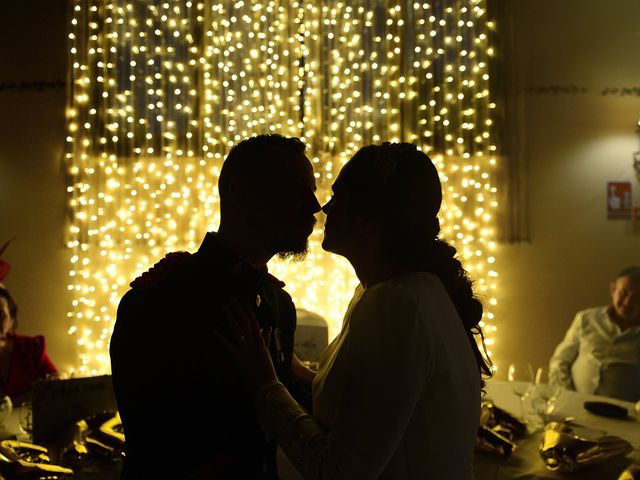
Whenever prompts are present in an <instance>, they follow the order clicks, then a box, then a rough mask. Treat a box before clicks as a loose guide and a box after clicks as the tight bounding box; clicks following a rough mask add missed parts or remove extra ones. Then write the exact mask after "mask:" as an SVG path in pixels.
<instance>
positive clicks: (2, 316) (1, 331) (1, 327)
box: [0, 297, 13, 338]
mask: <svg viewBox="0 0 640 480" xmlns="http://www.w3.org/2000/svg"><path fill="white" fill-rule="evenodd" d="M12 328H13V317H11V313H10V312H9V302H7V299H6V298H4V297H0V338H4V337H6V336H7V333H9V332H10V331H11V329H12Z"/></svg>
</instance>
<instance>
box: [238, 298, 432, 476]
mask: <svg viewBox="0 0 640 480" xmlns="http://www.w3.org/2000/svg"><path fill="white" fill-rule="evenodd" d="M423 320H424V319H422V318H420V313H419V310H418V306H417V302H416V300H415V299H414V298H411V297H410V296H407V295H406V294H405V292H402V291H395V290H390V291H384V292H382V294H379V295H376V296H371V298H367V296H366V295H365V296H364V297H363V298H362V300H361V302H360V304H359V305H358V306H357V307H356V309H354V312H353V316H352V318H351V322H350V333H349V338H348V341H347V342H346V344H345V345H344V347H343V350H341V351H340V353H339V354H338V355H340V356H342V359H341V367H340V368H339V371H337V372H336V373H335V375H341V376H343V378H342V379H341V382H343V384H344V385H345V388H344V389H342V391H340V392H338V393H337V395H339V398H335V399H333V402H334V405H336V409H335V412H334V416H333V418H332V423H331V425H328V426H327V428H329V429H330V431H327V430H326V429H325V428H324V427H323V426H321V425H320V424H319V423H318V422H317V421H316V420H315V419H314V418H313V417H311V416H310V415H308V414H307V413H306V412H305V411H304V410H303V409H302V408H301V407H300V406H299V405H298V404H297V403H296V402H295V400H293V398H292V397H291V396H290V395H289V392H288V391H287V390H286V388H285V387H284V386H283V385H282V384H281V383H280V382H278V381H277V380H275V379H272V380H271V381H269V382H267V383H263V384H262V386H261V387H260V388H259V389H257V390H256V395H255V403H256V410H257V413H258V418H259V419H260V423H261V424H262V425H263V427H264V428H265V430H266V431H267V432H268V433H269V434H270V435H272V436H274V437H275V438H276V440H277V441H278V443H280V444H281V446H282V448H283V449H284V451H285V452H286V454H287V456H288V457H289V459H290V460H291V462H292V463H293V464H294V465H295V466H296V467H297V468H298V470H300V472H301V473H302V474H303V476H304V478H305V479H314V480H325V479H331V480H342V479H344V480H346V479H350V480H351V479H358V480H367V479H376V478H378V477H379V476H380V475H381V474H382V472H383V471H384V469H385V468H386V466H387V465H388V463H389V461H390V459H391V458H392V456H393V454H394V453H395V451H396V449H397V448H398V445H399V443H400V441H401V439H402V436H403V435H404V432H405V429H406V426H407V424H408V423H409V421H410V418H411V416H412V415H413V411H414V408H415V405H416V403H417V402H418V399H419V396H420V394H421V392H422V391H423V389H424V384H425V380H426V379H427V378H428V373H429V352H428V347H427V343H428V335H426V332H425V331H424V323H425V322H424V321H423ZM242 337H243V340H242V341H243V342H244V341H246V336H245V335H242ZM238 338H240V337H238ZM333 368H334V369H336V368H337V367H336V364H334V367H333ZM331 374H334V370H332V372H331Z"/></svg>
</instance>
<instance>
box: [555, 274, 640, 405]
mask: <svg viewBox="0 0 640 480" xmlns="http://www.w3.org/2000/svg"><path fill="white" fill-rule="evenodd" d="M610 291H611V304H610V305H608V306H604V307H596V308H590V309H588V310H582V311H580V312H578V313H577V314H576V316H575V319H574V320H573V323H572V324H571V326H570V327H569V330H568V331H567V333H566V335H565V337H564V339H563V340H562V342H560V344H559V345H558V346H557V347H556V349H555V351H554V353H553V356H552V357H551V360H550V362H549V370H550V372H551V378H552V381H554V382H555V383H557V384H560V385H562V386H563V387H565V388H569V389H572V390H576V391H578V392H582V393H592V394H596V395H604V396H608V397H615V398H620V399H623V400H627V401H630V402H637V401H638V400H640V267H628V268H625V269H624V270H623V271H622V272H620V273H619V274H618V276H617V277H616V279H615V280H614V281H613V282H611V284H610Z"/></svg>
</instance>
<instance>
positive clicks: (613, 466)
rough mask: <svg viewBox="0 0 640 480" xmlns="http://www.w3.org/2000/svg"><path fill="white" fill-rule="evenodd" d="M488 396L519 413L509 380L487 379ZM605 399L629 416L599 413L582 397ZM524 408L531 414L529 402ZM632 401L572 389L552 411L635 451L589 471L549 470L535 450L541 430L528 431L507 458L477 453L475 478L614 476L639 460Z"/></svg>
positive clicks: (600, 479)
mask: <svg viewBox="0 0 640 480" xmlns="http://www.w3.org/2000/svg"><path fill="white" fill-rule="evenodd" d="M486 398H487V399H491V400H493V402H494V403H495V405H496V406H498V407H500V408H503V409H505V410H507V411H508V412H510V413H512V414H514V415H515V416H519V414H520V403H519V402H520V400H519V398H518V397H517V396H516V395H515V394H514V393H513V391H512V389H511V385H509V383H508V382H501V381H490V382H487V396H486ZM591 400H596V401H605V402H609V403H615V404H617V405H620V406H622V407H625V408H626V409H627V410H628V411H629V417H628V418H627V419H624V420H619V419H613V418H607V417H601V416H598V415H594V414H592V413H590V412H589V411H587V410H585V409H584V402H585V401H591ZM525 403H526V405H527V407H528V408H527V409H526V412H527V414H528V415H531V414H532V412H531V410H530V405H528V403H527V402H525ZM634 407H635V405H634V404H633V403H629V402H624V401H622V400H617V399H613V398H608V397H600V396H597V395H584V394H580V393H577V392H574V391H563V392H562V394H561V395H560V397H559V398H558V399H557V401H556V406H555V409H554V412H553V415H554V416H557V417H574V420H573V421H572V423H573V424H574V425H576V427H575V429H576V433H580V434H582V435H592V436H594V437H597V436H600V435H605V434H607V435H615V436H618V437H621V438H623V439H625V440H627V441H628V442H629V443H631V445H632V446H633V448H634V451H633V452H632V453H630V454H629V455H628V456H627V457H625V458H620V459H618V460H613V461H610V462H607V463H606V465H603V466H602V467H600V466H599V467H595V468H592V469H591V470H589V471H580V472H576V473H574V474H567V473H564V474H563V473H559V472H552V471H549V470H547V469H546V468H545V466H544V462H543V461H542V458H541V457H540V455H539V453H538V448H539V446H540V441H541V438H542V433H541V432H540V431H538V432H535V433H533V434H530V435H528V436H527V437H525V438H524V439H521V440H519V441H517V442H516V443H517V444H518V449H517V450H516V452H515V453H514V455H513V456H512V457H511V458H509V459H508V460H501V459H498V458H494V457H490V456H487V455H483V454H480V453H479V454H476V460H475V475H476V480H502V479H521V480H534V479H540V480H542V479H545V480H546V479H571V478H574V479H580V480H591V479H593V480H596V479H597V480H617V478H618V476H619V475H620V473H621V472H622V471H623V470H624V469H625V468H626V466H627V465H628V464H629V463H631V461H640V420H639V418H638V414H637V413H636V412H635V410H634Z"/></svg>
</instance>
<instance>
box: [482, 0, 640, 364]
mask: <svg viewBox="0 0 640 480" xmlns="http://www.w3.org/2000/svg"><path fill="white" fill-rule="evenodd" d="M514 4H516V5H517V8H514V11H515V12H516V17H515V23H514V26H515V29H514V31H515V33H516V40H517V45H518V47H517V53H518V55H517V58H513V59H511V60H512V61H515V62H517V63H516V65H517V70H518V71H519V73H520V74H521V78H522V80H521V82H522V83H521V85H519V88H520V90H521V92H522V93H521V94H522V95H524V98H522V97H521V98H520V100H524V102H523V107H524V109H523V111H522V113H523V115H522V119H523V123H522V124H514V125H517V127H514V128H521V129H522V128H523V129H524V134H523V135H521V136H520V138H521V140H522V141H523V143H522V144H521V148H522V149H523V150H522V153H523V154H524V158H525V160H526V162H527V164H528V173H527V178H528V188H529V199H530V220H531V224H530V225H531V243H525V244H518V245H501V246H500V248H499V250H498V252H497V254H496V257H497V259H498V261H497V264H496V269H497V271H498V272H499V273H500V278H499V283H498V287H499V295H498V299H499V304H498V307H497V308H496V315H497V319H498V322H499V323H498V325H499V334H498V335H497V338H498V342H499V343H498V345H496V347H495V348H494V350H495V351H496V355H497V356H498V357H499V359H500V360H501V364H502V366H503V372H504V370H505V369H506V368H505V367H506V365H507V364H508V362H509V361H514V360H516V359H520V358H522V359H527V360H529V361H531V362H532V363H533V364H534V365H543V364H546V362H547V361H548V358H549V356H550V354H551V352H552V351H553V348H554V347H555V345H556V344H557V342H558V341H559V340H560V339H561V337H562V336H563V334H564V332H565V330H566V328H567V327H568V325H569V323H570V321H571V320H572V318H573V315H574V313H575V312H576V311H577V310H579V309H583V308H588V307H591V306H595V305H600V304H605V303H606V302H607V301H608V282H609V280H610V279H611V277H612V276H614V275H615V274H616V273H617V272H618V271H619V270H620V269H622V268H623V267H624V266H627V265H630V264H640V225H639V226H638V228H637V230H636V232H633V231H632V228H631V223H630V222H628V221H620V220H617V221H612V220H607V218H606V203H605V191H606V183H607V181H611V180H626V181H631V182H632V188H633V189H634V197H635V199H634V200H635V201H634V205H635V206H638V207H640V195H639V193H640V191H639V190H640V183H639V182H638V181H637V180H636V177H635V172H634V171H633V168H632V161H633V160H632V159H633V152H634V151H637V150H640V143H639V141H640V140H639V137H638V135H636V133H635V131H634V125H635V123H636V122H637V121H638V120H639V119H640V96H625V97H616V96H609V95H607V96H604V95H602V94H601V92H602V90H603V89H604V88H605V87H607V86H611V87H636V88H639V89H640V62H639V61H638V59H639V58H640V57H639V56H638V45H639V44H640V29H639V28H638V21H639V19H640V2H638V1H637V0H616V1H614V2H601V1H598V0H589V1H583V0H571V1H566V0H564V1H557V0H517V1H515V2H514ZM548 85H569V86H571V85H576V86H579V87H582V86H584V87H585V88H587V89H588V90H589V93H584V94H583V93H580V94H560V95H553V94H532V93H530V92H529V90H530V87H537V86H548ZM527 92H529V93H527Z"/></svg>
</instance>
